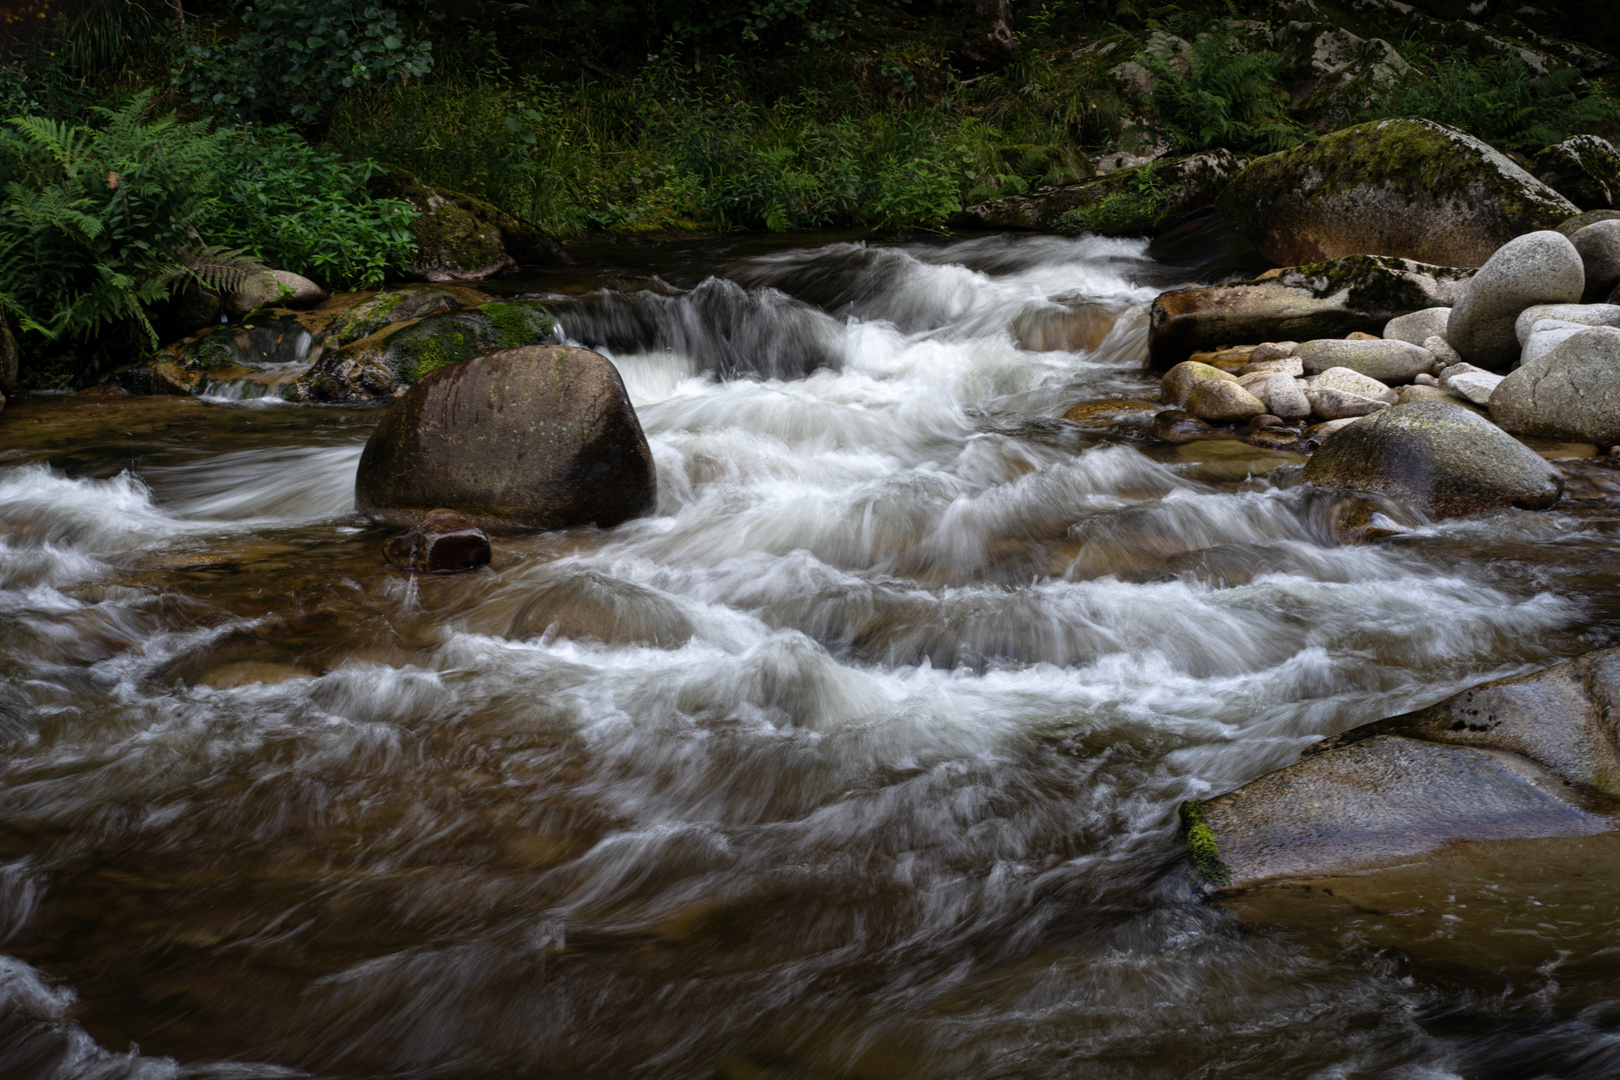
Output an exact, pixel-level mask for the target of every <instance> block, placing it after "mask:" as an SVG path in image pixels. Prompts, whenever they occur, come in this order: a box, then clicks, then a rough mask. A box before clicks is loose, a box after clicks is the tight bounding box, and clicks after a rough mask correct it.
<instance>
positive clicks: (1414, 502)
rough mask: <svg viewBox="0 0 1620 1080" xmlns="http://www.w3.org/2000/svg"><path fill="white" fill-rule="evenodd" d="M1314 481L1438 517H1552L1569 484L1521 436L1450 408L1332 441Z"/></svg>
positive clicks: (1434, 407) (1399, 411)
mask: <svg viewBox="0 0 1620 1080" xmlns="http://www.w3.org/2000/svg"><path fill="white" fill-rule="evenodd" d="M1305 479H1306V481H1307V482H1309V483H1312V484H1317V485H1319V486H1321V487H1330V488H1347V489H1350V490H1353V491H1365V492H1371V493H1373V494H1379V495H1387V496H1389V497H1391V498H1394V499H1398V500H1400V501H1402V502H1404V503H1405V504H1407V505H1408V506H1410V507H1411V508H1413V509H1414V510H1417V511H1419V512H1420V513H1423V514H1427V515H1429V516H1430V517H1435V518H1439V517H1451V516H1454V515H1457V514H1473V513H1478V512H1480V511H1484V510H1495V509H1500V508H1504V507H1509V506H1516V507H1520V508H1522V509H1525V510H1546V509H1548V508H1549V507H1551V506H1552V505H1553V504H1554V503H1556V502H1557V501H1558V497H1559V495H1560V494H1562V492H1563V490H1564V481H1563V477H1562V476H1561V475H1560V474H1559V473H1558V471H1557V470H1556V469H1554V468H1553V467H1552V466H1551V465H1549V464H1548V463H1547V462H1546V461H1544V460H1542V458H1541V457H1540V456H1538V455H1537V454H1536V453H1535V452H1534V451H1533V450H1530V449H1528V448H1527V447H1525V446H1524V445H1523V444H1522V443H1520V442H1519V441H1518V440H1517V439H1515V438H1514V437H1513V436H1511V435H1509V434H1508V433H1507V432H1505V431H1503V430H1502V429H1501V428H1499V427H1497V426H1496V425H1495V424H1493V423H1491V422H1490V421H1489V420H1486V419H1485V418H1483V417H1481V416H1478V415H1476V414H1474V413H1472V412H1470V411H1468V410H1467V409H1464V408H1462V407H1460V406H1457V405H1450V404H1447V403H1445V402H1442V401H1419V402H1414V403H1412V404H1410V405H1397V406H1395V407H1394V408H1391V409H1384V410H1382V411H1380V412H1378V413H1377V414H1376V415H1373V416H1368V417H1366V418H1365V419H1361V420H1357V421H1355V422H1354V423H1353V424H1352V425H1350V426H1349V427H1347V428H1345V429H1344V430H1342V431H1338V432H1335V433H1334V434H1333V435H1332V437H1330V438H1329V439H1327V440H1326V441H1325V442H1324V443H1323V444H1322V448H1321V449H1320V450H1318V451H1317V452H1316V454H1315V456H1313V457H1312V458H1311V460H1310V461H1309V462H1308V463H1307V464H1306V466H1305Z"/></svg>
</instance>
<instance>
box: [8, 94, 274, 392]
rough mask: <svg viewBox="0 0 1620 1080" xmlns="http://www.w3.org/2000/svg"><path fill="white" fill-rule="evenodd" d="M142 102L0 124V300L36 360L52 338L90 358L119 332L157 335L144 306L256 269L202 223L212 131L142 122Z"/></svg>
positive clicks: (227, 283)
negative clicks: (90, 118)
mask: <svg viewBox="0 0 1620 1080" xmlns="http://www.w3.org/2000/svg"><path fill="white" fill-rule="evenodd" d="M150 105H151V93H150V92H147V93H143V94H139V95H137V96H136V97H135V98H134V99H132V100H131V101H130V102H129V103H128V104H127V105H125V106H124V107H123V108H121V109H117V110H114V109H108V108H101V107H98V108H96V109H95V110H94V115H95V116H96V117H97V118H98V119H99V120H100V121H101V122H100V124H99V125H96V126H85V125H78V124H69V123H64V122H61V121H56V120H51V119H48V118H44V117H15V118H13V119H11V120H10V121H9V124H8V128H7V129H6V130H5V131H4V132H3V134H0V143H3V144H4V147H3V148H4V153H3V154H0V162H3V164H4V175H3V177H0V179H3V181H4V184H5V192H6V199H5V204H4V207H3V208H0V305H3V306H4V308H5V310H6V313H7V314H8V316H9V317H10V318H12V319H13V320H14V321H15V324H16V325H17V327H18V328H19V329H20V330H21V331H22V332H23V348H24V352H25V353H26V354H28V355H30V356H32V357H34V358H35V359H38V358H40V356H41V354H42V353H44V352H46V351H48V350H49V348H51V347H52V346H56V347H61V348H65V349H68V350H70V351H72V352H74V353H75V354H82V353H88V354H89V357H88V359H89V360H90V361H91V362H94V361H95V360H96V359H98V358H99V356H100V355H102V354H104V353H105V351H106V349H107V347H108V346H109V343H111V342H113V341H114V340H115V339H117V338H119V337H123V338H125V339H126V342H127V343H128V344H132V345H135V346H137V347H138V346H139V345H140V344H142V343H144V344H145V345H148V346H150V345H156V344H157V332H156V330H155V329H154V328H153V325H152V322H151V319H150V317H149V315H148V309H149V308H150V307H151V306H152V305H154V304H157V303H159V302H162V301H164V300H166V299H168V298H169V297H170V296H171V295H172V294H173V293H174V292H175V291H176V290H177V289H179V288H180V287H182V286H184V285H185V284H187V283H190V282H196V283H198V284H201V285H203V286H205V287H209V288H234V287H236V286H237V285H239V284H240V283H241V281H242V278H243V276H244V275H245V274H246V273H249V272H251V271H253V270H256V269H260V267H259V266H258V264H257V263H255V262H254V261H253V260H251V259H247V258H242V257H240V256H239V254H238V253H233V252H227V251H223V250H222V249H220V248H218V247H213V246H208V245H206V244H205V243H204V241H203V238H202V234H201V232H200V229H201V228H202V227H203V226H204V225H205V224H206V223H207V222H208V221H209V220H210V219H211V218H212V217H213V216H214V215H215V213H216V212H217V206H218V204H217V201H216V199H215V197H214V195H213V188H214V184H215V177H216V175H217V169H218V156H219V152H220V146H221V136H220V135H219V134H218V133H216V132H212V131H210V130H209V128H210V125H209V124H208V123H206V122H198V123H190V124H182V123H180V122H179V121H178V120H176V119H175V116H174V114H173V113H170V114H168V115H167V116H162V117H159V118H157V119H153V120H150V121H148V120H147V118H146V113H147V112H148V111H149V109H150ZM130 337H133V338H134V340H133V341H132V342H129V341H127V339H129V338H130Z"/></svg>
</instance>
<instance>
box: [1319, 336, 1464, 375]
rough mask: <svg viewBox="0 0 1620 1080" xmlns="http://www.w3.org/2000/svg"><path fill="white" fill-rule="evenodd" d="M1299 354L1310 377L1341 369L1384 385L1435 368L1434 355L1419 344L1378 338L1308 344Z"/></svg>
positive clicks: (1323, 340)
mask: <svg viewBox="0 0 1620 1080" xmlns="http://www.w3.org/2000/svg"><path fill="white" fill-rule="evenodd" d="M1299 355H1300V357H1301V359H1303V360H1304V362H1305V370H1306V371H1307V372H1309V373H1311V374H1313V375H1314V374H1316V373H1318V372H1322V371H1326V370H1327V369H1329V368H1336V367H1342V368H1349V369H1351V370H1352V371H1359V372H1361V373H1362V374H1363V375H1367V376H1369V377H1371V378H1374V379H1379V380H1382V381H1384V382H1410V381H1411V380H1412V376H1414V375H1417V374H1418V373H1420V372H1424V371H1428V370H1429V369H1430V368H1431V367H1432V366H1433V365H1434V354H1433V353H1431V352H1429V350H1428V349H1425V348H1423V347H1422V346H1421V345H1413V344H1412V343H1411V342H1408V341H1386V340H1383V339H1380V338H1373V339H1371V340H1367V339H1356V340H1349V339H1346V340H1339V339H1335V338H1322V339H1319V340H1316V341H1307V342H1305V343H1304V344H1303V345H1301V346H1300V347H1299Z"/></svg>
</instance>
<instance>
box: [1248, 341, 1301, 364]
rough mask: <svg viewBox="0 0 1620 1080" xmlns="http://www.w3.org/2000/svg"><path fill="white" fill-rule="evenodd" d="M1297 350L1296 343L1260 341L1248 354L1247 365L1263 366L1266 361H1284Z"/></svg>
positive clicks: (1297, 345) (1297, 343) (1297, 344)
mask: <svg viewBox="0 0 1620 1080" xmlns="http://www.w3.org/2000/svg"><path fill="white" fill-rule="evenodd" d="M1298 348H1299V342H1297V341H1262V342H1261V343H1260V344H1258V345H1256V346H1255V347H1254V351H1253V352H1251V353H1249V363H1250V364H1251V365H1253V364H1264V363H1265V362H1266V361H1268V360H1284V359H1287V358H1288V357H1290V356H1293V355H1294V352H1295V350H1296V349H1298Z"/></svg>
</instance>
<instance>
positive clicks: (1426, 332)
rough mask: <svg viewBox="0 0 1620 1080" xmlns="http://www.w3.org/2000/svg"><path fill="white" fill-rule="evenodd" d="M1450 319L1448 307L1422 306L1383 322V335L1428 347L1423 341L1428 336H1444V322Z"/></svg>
mask: <svg viewBox="0 0 1620 1080" xmlns="http://www.w3.org/2000/svg"><path fill="white" fill-rule="evenodd" d="M1450 319H1451V309H1450V308H1448V307H1431V308H1424V309H1423V310H1421V311H1414V312H1412V313H1411V314H1409V315H1398V316H1396V317H1395V318H1393V319H1391V320H1389V322H1387V323H1385V324H1384V337H1385V338H1387V339H1391V340H1394V341H1405V342H1409V343H1410V344H1413V345H1420V346H1422V347H1423V348H1428V346H1427V345H1425V344H1424V342H1426V341H1427V340H1428V339H1429V338H1431V337H1436V336H1438V337H1445V336H1446V323H1447V322H1448V321H1449V320H1450Z"/></svg>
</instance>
